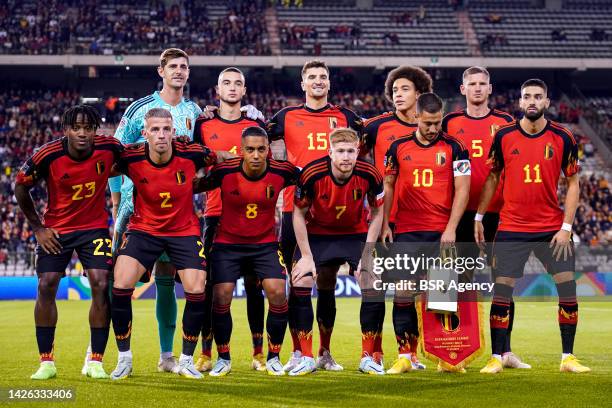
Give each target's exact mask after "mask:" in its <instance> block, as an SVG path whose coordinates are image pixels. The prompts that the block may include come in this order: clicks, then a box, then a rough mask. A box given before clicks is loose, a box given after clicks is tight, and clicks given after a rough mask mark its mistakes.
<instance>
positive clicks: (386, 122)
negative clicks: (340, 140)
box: [363, 112, 417, 222]
mask: <svg viewBox="0 0 612 408" xmlns="http://www.w3.org/2000/svg"><path fill="white" fill-rule="evenodd" d="M416 129H417V124H416V123H408V122H404V121H403V120H401V119H400V118H398V117H397V115H396V114H395V112H387V113H383V114H382V115H379V116H376V117H373V118H372V119H368V120H367V121H366V122H365V124H364V129H363V144H364V146H365V148H366V149H367V150H368V151H371V152H372V157H373V158H374V165H375V166H376V169H377V170H378V171H379V172H380V174H385V154H387V150H389V146H391V143H393V142H395V141H396V140H397V139H399V138H402V137H406V136H409V135H411V134H412V133H413V132H414V131H415V130H416ZM396 216H397V195H394V196H393V206H392V207H391V215H390V220H391V222H395V218H396Z"/></svg>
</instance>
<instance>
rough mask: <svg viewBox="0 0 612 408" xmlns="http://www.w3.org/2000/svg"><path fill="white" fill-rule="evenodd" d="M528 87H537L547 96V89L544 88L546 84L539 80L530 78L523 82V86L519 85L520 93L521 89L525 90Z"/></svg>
mask: <svg viewBox="0 0 612 408" xmlns="http://www.w3.org/2000/svg"><path fill="white" fill-rule="evenodd" d="M528 86H539V87H540V88H542V89H543V90H544V93H545V94H548V87H547V86H546V83H545V82H544V81H542V80H541V79H538V78H531V79H528V80H526V81H525V82H523V85H521V92H522V91H523V89H525V88H527V87H528Z"/></svg>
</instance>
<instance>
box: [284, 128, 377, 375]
mask: <svg viewBox="0 0 612 408" xmlns="http://www.w3.org/2000/svg"><path fill="white" fill-rule="evenodd" d="M329 144H330V149H329V156H328V157H324V158H321V159H318V160H315V161H313V162H311V163H309V164H308V165H307V166H306V167H304V169H303V170H302V175H301V176H300V181H299V183H298V186H297V188H296V195H295V205H296V208H295V210H294V213H293V227H294V229H295V236H296V239H297V243H298V246H299V250H300V253H301V259H299V261H298V262H297V264H296V265H295V267H294V268H293V271H292V273H291V282H292V287H291V290H292V291H293V294H294V295H295V296H296V298H297V299H298V301H297V305H298V308H297V323H298V326H297V329H298V337H299V339H300V343H301V348H302V357H301V361H300V363H299V364H298V365H297V366H296V367H295V368H293V369H292V370H291V371H289V375H304V374H308V373H310V372H312V371H314V370H315V369H316V368H323V369H328V368H327V367H328V366H332V367H336V366H339V365H338V364H336V363H335V362H334V361H333V358H332V357H331V354H330V351H329V350H330V338H331V329H330V328H331V327H333V325H334V320H335V317H336V303H335V298H334V296H333V295H334V289H335V287H336V277H337V274H338V269H339V268H340V266H341V265H343V264H344V263H345V262H348V264H349V266H350V267H351V270H352V271H355V270H356V269H357V266H358V264H359V260H360V259H361V252H362V245H363V243H365V242H376V239H377V238H378V235H379V233H380V228H381V225H382V215H383V213H382V211H381V206H382V205H383V196H384V188H383V179H382V176H381V174H380V173H379V172H378V170H376V168H375V167H374V166H373V165H371V164H370V163H367V162H366V161H364V160H362V159H358V158H357V156H358V153H359V138H358V136H357V133H356V132H355V131H353V130H351V129H336V130H334V131H333V132H332V133H331V134H330V135H329ZM364 198H367V201H368V204H369V205H370V208H371V222H370V225H369V226H368V223H367V211H366V208H365V206H364ZM315 283H316V285H317V291H318V292H319V294H321V293H323V292H328V294H330V296H328V297H327V298H329V299H331V302H321V298H322V297H319V300H318V301H317V316H318V320H319V322H318V323H319V333H320V336H321V347H320V348H319V358H318V361H317V362H315V360H314V358H313V354H312V325H313V320H314V316H313V311H312V300H311V292H312V287H313V285H314V284H315ZM340 367H341V366H340ZM340 369H341V368H340Z"/></svg>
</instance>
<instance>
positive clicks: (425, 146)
mask: <svg viewBox="0 0 612 408" xmlns="http://www.w3.org/2000/svg"><path fill="white" fill-rule="evenodd" d="M441 133H442V132H438V135H437V136H436V138H435V139H434V140H433V141H432V142H431V143H429V144H427V145H426V144H423V143H421V142H420V141H419V138H418V137H417V134H416V131H415V132H414V133H413V134H412V135H413V137H414V143H416V144H417V146H419V147H422V148H423V149H429V148H430V147H433V146H434V145H435V144H436V143H438V140H440V134H441Z"/></svg>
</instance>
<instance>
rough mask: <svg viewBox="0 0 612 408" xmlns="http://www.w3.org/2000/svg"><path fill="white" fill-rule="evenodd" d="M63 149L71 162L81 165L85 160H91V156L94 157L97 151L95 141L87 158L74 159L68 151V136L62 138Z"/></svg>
mask: <svg viewBox="0 0 612 408" xmlns="http://www.w3.org/2000/svg"><path fill="white" fill-rule="evenodd" d="M62 148H63V149H64V153H66V156H67V157H68V158H69V159H70V160H72V161H75V162H77V163H81V162H84V161H85V160H88V159H89V158H91V156H93V154H94V152H95V151H96V142H95V140H94V142H93V144H92V145H91V152H90V153H89V154H88V155H87V156H85V157H83V158H81V159H77V158H76V157H72V156H71V155H70V152H69V151H68V136H64V137H63V138H62Z"/></svg>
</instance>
